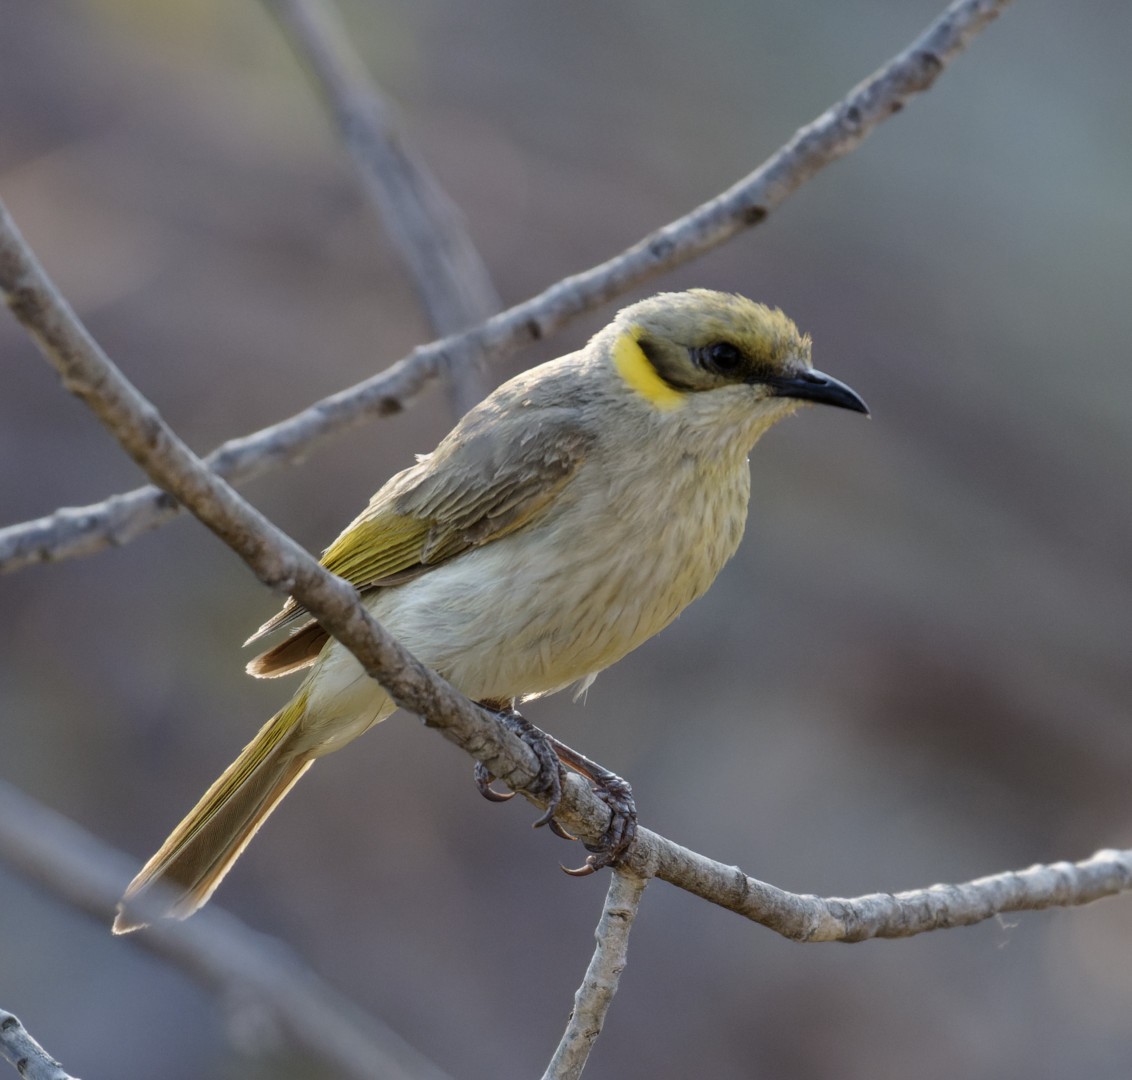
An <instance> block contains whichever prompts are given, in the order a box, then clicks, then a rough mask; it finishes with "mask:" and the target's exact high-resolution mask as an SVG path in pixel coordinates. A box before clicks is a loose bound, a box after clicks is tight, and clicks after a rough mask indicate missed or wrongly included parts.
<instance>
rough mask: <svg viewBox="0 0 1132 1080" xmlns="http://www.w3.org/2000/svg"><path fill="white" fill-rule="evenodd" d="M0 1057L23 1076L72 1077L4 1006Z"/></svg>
mask: <svg viewBox="0 0 1132 1080" xmlns="http://www.w3.org/2000/svg"><path fill="white" fill-rule="evenodd" d="M0 1057H2V1058H3V1059H4V1060H5V1061H6V1062H8V1064H9V1065H11V1066H13V1067H14V1068H15V1069H16V1071H17V1072H18V1073H19V1074H20V1076H22V1077H23V1078H24V1080H76V1078H75V1077H73V1076H71V1074H70V1073H69V1072H67V1071H66V1069H64V1068H63V1066H62V1065H60V1064H59V1062H57V1061H56V1060H55V1059H54V1058H53V1057H52V1056H51V1055H50V1054H49V1053H48V1052H47V1051H46V1050H44V1049H43V1047H42V1046H40V1045H39V1043H37V1042H36V1041H35V1039H33V1038H32V1037H31V1033H30V1032H29V1031H28V1029H27V1028H26V1027H24V1025H23V1024H21V1023H20V1018H19V1017H18V1016H13V1015H12V1014H11V1013H10V1012H8V1011H7V1010H6V1009H0Z"/></svg>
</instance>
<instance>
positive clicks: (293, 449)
mask: <svg viewBox="0 0 1132 1080" xmlns="http://www.w3.org/2000/svg"><path fill="white" fill-rule="evenodd" d="M1009 2H1010V0H957V2H956V3H953V4H952V5H951V6H950V7H948V8H947V9H946V11H944V13H943V14H942V15H941V16H940V17H939V18H938V19H936V21H935V22H933V23H932V24H931V26H929V27H928V28H927V30H926V31H925V32H924V33H923V34H922V35H921V36H920V37H919V38H917V39H916V40H915V41H914V42H912V44H911V45H909V46H908V48H906V49H905V50H904V51H903V52H901V53H900V54H899V55H897V56H895V57H893V59H892V60H890V61H889V62H888V63H887V64H885V65H884V67H882V68H881V69H880V70H879V71H877V72H876V73H875V74H874V75H872V76H871V77H870V78H868V79H866V80H865V81H864V82H863V83H861V84H860V85H859V86H857V87H856V88H855V89H854V90H852V91H851V92H850V93H849V94H848V95H847V96H846V97H845V98H844V99H842V100H841V101H839V102H838V103H837V104H836V105H834V106H832V107H831V108H830V109H828V110H827V111H826V112H824V113H823V114H822V115H821V116H819V117H818V118H817V119H816V120H814V121H813V122H812V123H811V124H808V125H807V126H806V127H804V128H802V129H801V130H799V131H798V132H797V133H796V134H795V135H794V137H793V138H792V139H791V140H790V141H789V142H788V143H787V144H786V145H785V146H783V147H782V148H781V149H780V150H778V151H777V152H776V153H775V154H773V155H772V156H771V157H770V158H768V159H767V160H766V161H765V162H764V163H763V164H762V165H761V166H760V167H759V168H758V169H756V170H755V171H754V172H753V173H751V174H749V175H748V176H746V177H744V178H743V179H742V180H740V181H739V182H738V183H736V184H735V185H733V186H732V187H730V188H728V189H727V190H726V191H724V192H722V193H721V194H720V195H718V196H716V197H715V198H714V199H711V200H709V201H708V202H706V203H704V204H703V205H702V206H699V207H697V208H696V209H695V210H693V211H692V212H691V213H690V214H687V215H686V216H684V217H682V218H680V219H678V220H676V221H674V222H672V223H671V224H669V225H665V226H664V227H662V228H660V229H658V230H656V231H655V232H653V233H650V234H649V235H648V236H646V237H645V238H644V239H642V240H641V241H639V242H638V243H637V244H634V245H633V246H632V247H631V248H629V249H627V250H626V251H624V252H622V253H621V254H620V255H618V256H616V257H615V258H613V259H610V260H609V261H608V262H605V263H602V264H600V265H599V266H595V267H593V268H592V269H590V270H587V271H585V272H583V273H580V274H576V275H574V276H572V277H568V278H565V279H563V280H562V281H560V282H558V283H557V284H555V285H552V286H551V287H550V288H549V289H546V290H545V291H543V292H542V293H539V294H538V295H537V296H535V297H532V298H531V299H530V300H527V301H526V302H524V303H522V304H519V305H517V306H516V307H513V308H510V309H508V310H507V311H504V312H502V313H500V314H498V315H496V316H494V317H493V318H491V319H489V320H488V321H487V322H485V323H483V324H481V325H479V326H477V327H475V328H473V329H472V330H468V331H464V332H462V333H459V334H455V335H451V336H449V337H446V338H444V339H442V340H440V341H436V342H433V343H432V344H430V345H423V346H421V347H419V348H417V349H415V350H414V351H413V352H412V353H411V354H410V355H409V356H407V357H405V358H404V359H402V360H400V361H398V362H397V363H396V364H394V365H393V366H392V367H390V368H388V369H387V370H386V371H384V372H381V373H380V374H378V375H375V376H373V377H372V378H370V379H367V380H365V381H364V382H362V383H359V384H358V385H356V386H354V387H351V388H349V389H347V390H343V391H340V392H339V393H337V394H334V395H331V396H330V397H327V398H323V399H322V400H321V401H318V402H316V403H315V404H314V405H312V406H310V407H309V408H307V409H304V410H303V411H302V412H301V413H298V414H296V415H295V416H293V417H291V418H289V419H287V420H284V421H281V422H280V423H278V424H275V425H273V426H271V427H267V428H263V429H262V430H260V431H257V432H254V433H253V434H250V435H247V436H244V437H243V438H239V439H233V440H231V441H229V442H226V443H224V444H223V445H222V446H221V447H219V448H218V449H217V450H215V451H214V452H213V453H212V454H210V455H209V456H208V457H207V458H206V459H205V460H206V462H207V464H208V465H209V467H210V468H211V469H212V470H213V471H214V472H215V473H216V474H217V475H218V476H221V477H224V478H225V479H227V480H228V481H230V482H231V483H233V484H240V483H243V482H246V481H248V480H251V479H253V478H254V477H256V476H259V475H261V474H263V473H264V472H267V471H269V470H271V469H274V468H278V467H279V466H281V465H284V464H287V463H290V462H293V461H295V460H297V459H298V458H300V457H302V456H303V455H304V454H306V453H308V452H309V451H310V450H311V449H312V448H313V447H314V446H315V445H316V444H317V443H319V442H320V441H322V440H323V439H325V438H327V437H329V436H330V435H331V434H334V433H337V432H341V431H345V430H347V429H348V428H350V427H353V426H356V425H357V424H360V423H362V422H363V421H364V420H365V419H367V418H368V417H370V416H373V415H377V416H381V415H388V414H390V413H394V412H399V411H400V410H402V409H403V408H405V407H406V405H408V404H409V402H410V401H412V399H413V398H415V397H416V395H417V394H419V393H420V392H421V391H422V390H423V389H424V387H425V386H426V385H427V384H428V383H429V382H431V381H432V380H433V379H435V378H437V377H438V376H440V375H442V374H444V372H445V371H446V370H447V365H448V363H449V361H450V360H451V359H452V358H454V357H471V356H475V357H483V358H486V359H488V360H494V359H498V358H500V357H502V356H505V355H508V354H510V353H512V352H514V351H515V350H516V349H518V348H519V347H520V346H522V345H525V344H527V343H529V342H531V341H535V340H538V339H540V338H543V337H547V336H548V335H550V334H551V333H553V332H554V331H556V330H558V329H559V328H560V327H562V326H563V325H564V324H565V323H567V322H568V321H569V320H570V319H572V318H575V317H576V316H578V315H580V314H582V313H584V312H586V311H590V310H592V309H593V308H595V307H597V306H599V305H600V304H603V303H606V302H607V301H609V300H612V299H614V298H615V297H617V296H621V295H623V294H624V293H625V292H627V291H628V290H629V289H631V288H633V287H634V286H636V285H640V284H642V283H643V282H645V281H648V280H649V279H650V278H653V277H655V276H657V275H658V274H660V273H662V272H664V271H666V270H671V269H672V268H674V267H676V266H679V265H682V264H683V263H686V262H688V261H689V260H691V259H693V258H695V257H697V256H699V255H702V254H704V253H705V252H707V251H710V250H711V249H712V248H714V247H717V246H718V245H720V244H722V243H724V242H725V241H727V240H729V239H731V238H732V237H734V236H736V235H737V234H739V233H740V232H743V231H744V230H746V229H749V228H751V227H753V226H755V225H757V224H758V223H759V222H761V221H762V220H764V219H765V218H766V216H767V215H768V214H769V213H770V212H771V211H772V210H774V209H776V208H777V207H778V206H779V205H781V203H782V202H783V201H784V200H785V199H786V198H787V197H788V196H789V195H790V194H791V193H792V192H794V191H795V190H796V189H797V188H798V187H800V186H801V185H802V184H803V183H805V182H806V181H807V180H808V179H810V178H811V177H812V176H814V175H815V174H816V173H818V172H819V171H820V170H821V169H823V168H824V167H825V166H827V165H829V164H830V163H831V162H833V161H836V160H837V159H838V158H840V157H843V156H844V155H845V154H847V153H849V152H850V151H852V150H854V149H856V147H857V146H859V145H860V144H861V142H862V141H863V140H864V139H865V137H866V136H868V135H869V134H870V132H871V131H872V130H873V129H874V128H875V127H876V126H877V125H878V124H879V123H881V121H883V120H885V119H887V118H888V117H889V116H892V115H893V114H894V113H896V112H899V111H900V110H901V109H902V108H903V107H904V106H905V105H906V104H907V102H908V101H909V100H910V99H911V98H912V97H914V96H915V95H916V94H918V93H922V92H923V91H925V90H927V89H929V88H930V87H931V86H932V84H933V83H934V82H935V80H936V79H937V78H938V77H939V75H940V74H941V73H942V72H943V70H944V69H945V68H946V67H947V65H948V64H949V63H950V62H951V61H952V60H953V59H954V58H955V57H956V56H958V55H959V53H961V52H962V51H963V50H964V49H965V48H966V47H967V45H968V44H969V43H970V41H971V40H972V39H973V38H974V37H975V36H976V35H977V34H978V33H979V32H980V31H981V30H983V29H984V28H985V27H986V26H987V25H988V24H989V23H990V22H992V21H993V20H994V19H995V18H997V16H998V15H999V14H1000V13H1001V11H1002V10H1003V9H1004V8H1005V7H1006V6H1007V4H1008V3H1009ZM462 362H463V361H462ZM177 512H178V508H177V504H176V502H175V501H174V500H172V499H170V498H169V497H168V495H167V494H165V493H164V492H163V491H162V490H161V489H160V488H159V487H157V486H155V487H145V488H139V489H137V490H135V491H131V492H128V493H125V494H122V495H115V496H111V497H110V498H109V499H106V500H104V501H103V502H101V503H96V504H93V505H90V506H85V507H79V508H64V509H61V510H58V511H56V512H55V513H53V514H50V515H48V516H47V517H44V518H39V519H37V520H35V521H29V522H25V523H23V524H20V525H13V526H10V527H8V528H6V529H2V530H0V571H7V570H16V569H19V568H21V567H24V566H28V565H30V564H32V563H37V562H49V561H55V560H60V559H66V558H73V557H76V556H80V555H90V554H93V553H94V552H96V551H100V550H102V549H104V548H106V547H109V546H111V545H119V544H125V543H128V542H129V541H130V540H133V539H134V538H135V537H137V536H138V535H140V534H142V533H144V532H147V531H148V530H150V529H153V528H156V527H158V526H159V525H162V524H164V523H165V522H167V521H169V520H171V519H172V518H173V517H174V516H175V515H176V514H177Z"/></svg>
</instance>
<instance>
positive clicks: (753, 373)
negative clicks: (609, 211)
mask: <svg viewBox="0 0 1132 1080" xmlns="http://www.w3.org/2000/svg"><path fill="white" fill-rule="evenodd" d="M609 333H610V334H611V339H610V341H609V349H610V352H609V355H610V357H611V359H612V362H613V365H614V367H615V368H616V370H617V372H618V373H619V375H620V376H621V378H622V380H624V382H625V383H626V384H628V386H629V388H630V389H631V390H632V391H633V392H634V393H635V394H637V395H640V396H641V397H643V398H644V399H645V400H646V401H648V403H649V404H650V405H652V406H653V407H654V408H655V409H656V410H658V411H660V412H662V413H672V414H684V415H687V416H688V417H689V418H691V417H704V418H708V417H711V418H714V419H715V420H716V421H718V422H720V423H721V424H723V425H725V426H727V427H732V426H734V425H738V426H740V427H741V428H743V430H745V431H747V432H749V433H750V435H751V436H752V439H751V441H753V439H754V438H757V437H758V435H759V434H761V433H762V432H763V431H765V430H766V428H767V427H769V426H770V425H771V424H772V423H774V421H775V420H778V419H780V418H781V417H783V416H786V415H788V414H789V413H791V412H793V411H794V410H795V409H796V408H797V407H798V406H799V405H800V404H803V403H812V404H822V405H836V406H839V407H840V408H843V409H851V410H853V411H854V412H860V413H864V414H866V415H868V411H869V410H868V407H867V406H866V405H865V403H864V401H862V400H861V398H860V397H859V396H858V395H857V394H856V393H855V392H854V391H853V390H851V389H850V388H849V387H848V386H846V385H845V384H844V383H842V382H839V381H838V380H837V379H834V378H831V377H830V376H828V375H825V374H823V373H822V372H820V371H815V370H814V367H813V365H812V363H811V361H810V338H809V336H808V335H806V334H803V333H801V332H800V331H799V330H798V328H797V327H796V326H795V325H794V323H793V321H791V320H790V319H789V318H787V317H786V316H785V315H784V314H783V313H782V312H781V311H779V310H777V309H776V308H769V307H766V306H765V305H763V304H756V303H755V302H754V301H752V300H748V299H747V298H746V297H743V296H738V295H735V294H733V293H722V292H714V291H712V290H710V289H691V290H689V291H688V292H679V293H659V294H658V295H656V296H651V297H649V298H648V299H647V300H642V301H640V302H639V303H636V304H632V305H630V306H629V307H627V308H624V309H623V310H622V311H620V312H619V313H618V315H617V318H616V319H615V320H614V322H613V324H612V325H611V326H610V328H609Z"/></svg>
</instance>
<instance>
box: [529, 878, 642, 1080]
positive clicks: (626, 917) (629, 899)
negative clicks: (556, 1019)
mask: <svg viewBox="0 0 1132 1080" xmlns="http://www.w3.org/2000/svg"><path fill="white" fill-rule="evenodd" d="M647 884H648V881H647V880H646V879H645V878H639V877H634V876H633V875H632V874H627V873H625V872H624V871H622V870H614V871H613V873H612V875H611V876H610V881H609V892H608V893H607V894H606V897H605V906H604V907H603V908H602V912H601V919H600V921H599V922H598V924H597V930H596V931H595V932H594V937H595V938H596V939H597V947H596V948H595V949H594V954H593V958H592V959H591V960H590V963H589V967H587V968H586V974H585V978H583V979H582V985H581V986H579V987H578V992H577V993H576V994H575V995H574V1009H573V1011H572V1012H571V1013H570V1020H569V1022H568V1023H567V1025H566V1031H565V1033H564V1034H563V1036H562V1040H561V1041H560V1042H559V1044H558V1048H557V1049H556V1050H555V1052H554V1056H553V1057H552V1058H551V1059H550V1064H549V1065H548V1066H547V1069H546V1072H545V1073H543V1077H542V1080H577V1078H578V1077H579V1076H581V1075H582V1070H583V1069H584V1068H585V1067H586V1062H587V1061H588V1060H589V1056H590V1051H591V1050H592V1049H593V1047H594V1043H595V1042H596V1041H597V1037H598V1036H599V1035H600V1034H601V1029H602V1028H603V1027H604V1026H605V1017H606V1014H607V1013H608V1012H609V1006H610V1005H611V1004H612V1003H613V995H614V994H616V993H617V984H618V982H619V981H620V979H621V972H623V971H624V970H625V965H626V963H628V956H629V931H630V930H631V929H632V928H633V920H634V919H636V917H637V911H638V910H639V909H640V905H641V896H642V895H643V894H644V891H645V886H646V885H647Z"/></svg>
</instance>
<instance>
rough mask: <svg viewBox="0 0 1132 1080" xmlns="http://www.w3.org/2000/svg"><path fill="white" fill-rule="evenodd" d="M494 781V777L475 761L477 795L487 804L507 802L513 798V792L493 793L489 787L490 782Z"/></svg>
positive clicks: (481, 764)
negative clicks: (485, 800)
mask: <svg viewBox="0 0 1132 1080" xmlns="http://www.w3.org/2000/svg"><path fill="white" fill-rule="evenodd" d="M494 779H495V777H494V776H492V775H491V773H489V772H488V771H487V769H486V768H485V767H484V765H483V763H482V762H479V761H477V762H476V768H475V780H476V787H477V788H478V789H479V793H480V794H481V795H482V796H483V797H484V798H485V799H487V801H488V802H507V801H508V800H510V799H513V798H515V792H513V791H494V790H493V789H492V787H491V782H492V780H494Z"/></svg>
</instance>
